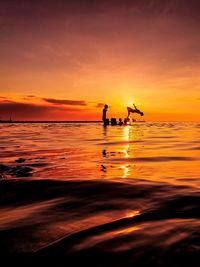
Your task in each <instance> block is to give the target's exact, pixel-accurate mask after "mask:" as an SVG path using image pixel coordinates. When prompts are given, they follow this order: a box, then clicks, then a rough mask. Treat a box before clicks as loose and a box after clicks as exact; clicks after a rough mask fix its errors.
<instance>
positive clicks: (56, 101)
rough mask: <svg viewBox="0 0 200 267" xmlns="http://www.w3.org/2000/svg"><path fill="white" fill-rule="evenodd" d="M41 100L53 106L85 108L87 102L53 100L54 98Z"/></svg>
mask: <svg viewBox="0 0 200 267" xmlns="http://www.w3.org/2000/svg"><path fill="white" fill-rule="evenodd" d="M42 100H44V101H46V102H47V103H51V104H55V105H67V106H87V102H86V101H83V100H65V99H55V98H42Z"/></svg>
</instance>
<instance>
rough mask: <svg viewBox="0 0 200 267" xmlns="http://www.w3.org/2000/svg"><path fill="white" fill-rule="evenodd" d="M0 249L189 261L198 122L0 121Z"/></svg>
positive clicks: (60, 262) (114, 262)
mask: <svg viewBox="0 0 200 267" xmlns="http://www.w3.org/2000/svg"><path fill="white" fill-rule="evenodd" d="M0 247H1V255H3V256H5V257H7V260H9V259H11V258H12V259H13V258H15V259H16V262H17V260H18V261H19V263H21V264H22V262H24V264H25V266H28V265H30V264H31V263H34V266H35V264H39V263H40V260H41V259H43V260H45V261H46V263H47V264H48V263H53V266H93V267H95V266H98V267H100V266H101V267H108V266H109V267H110V266H115V267H126V266H127V267H129V266H136V267H137V266H146V267H151V266H154V267H156V266H159V267H165V266H170V267H173V266H174V267H179V266H181V267H182V266H188V267H194V266H195V267H199V266H200V123H198V122H135V123H133V124H132V125H128V126H123V125H122V126H107V127H103V126H102V124H101V123H82V122H77V123H75V122H73V123H70V122H68V123H66V122H65V123H64V122H63V123H51V122H48V123H0ZM10 256H11V257H10ZM5 266H6V265H5Z"/></svg>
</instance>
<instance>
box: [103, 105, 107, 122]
mask: <svg viewBox="0 0 200 267" xmlns="http://www.w3.org/2000/svg"><path fill="white" fill-rule="evenodd" d="M107 110H108V105H105V106H104V109H103V114H102V120H103V125H104V126H107V125H108V119H106V112H107Z"/></svg>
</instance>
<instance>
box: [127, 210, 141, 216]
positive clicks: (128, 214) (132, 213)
mask: <svg viewBox="0 0 200 267" xmlns="http://www.w3.org/2000/svg"><path fill="white" fill-rule="evenodd" d="M138 215H140V211H139V210H133V211H131V212H129V213H127V215H126V218H133V217H135V216H138Z"/></svg>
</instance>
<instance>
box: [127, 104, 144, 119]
mask: <svg viewBox="0 0 200 267" xmlns="http://www.w3.org/2000/svg"><path fill="white" fill-rule="evenodd" d="M133 106H134V109H133V108H130V107H127V110H128V116H127V118H129V117H130V114H131V113H137V114H140V116H143V115H144V113H143V112H142V111H140V110H139V109H138V108H137V107H136V105H135V104H133Z"/></svg>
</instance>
